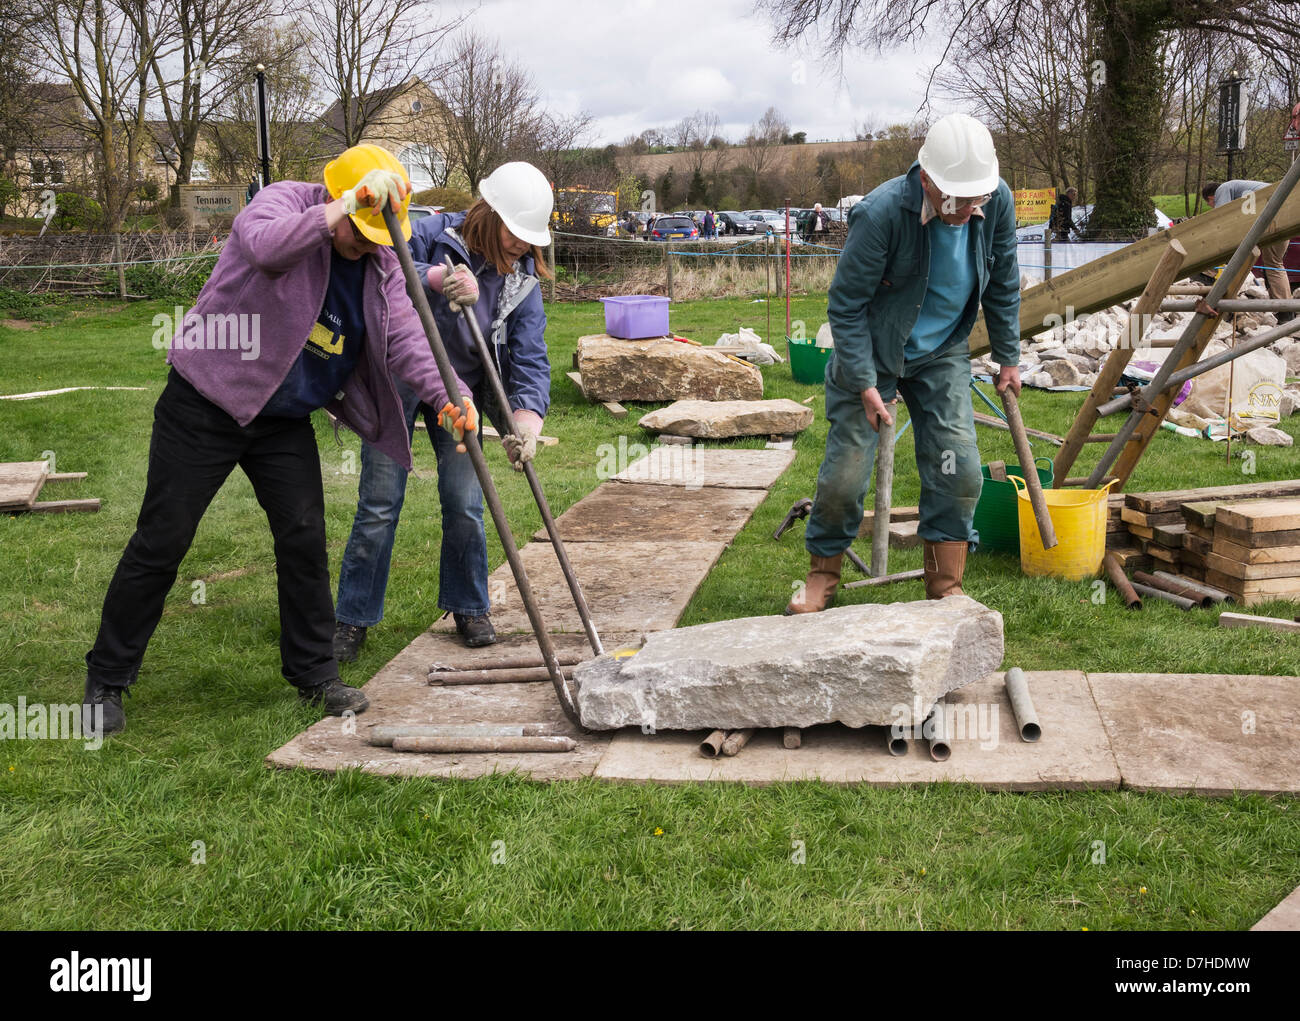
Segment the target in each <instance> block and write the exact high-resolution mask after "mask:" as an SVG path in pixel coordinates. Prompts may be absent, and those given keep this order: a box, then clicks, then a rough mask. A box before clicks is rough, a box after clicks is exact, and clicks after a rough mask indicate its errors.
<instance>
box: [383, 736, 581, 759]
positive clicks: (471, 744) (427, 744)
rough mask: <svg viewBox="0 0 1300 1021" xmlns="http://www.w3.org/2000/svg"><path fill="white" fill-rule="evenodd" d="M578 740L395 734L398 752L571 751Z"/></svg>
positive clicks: (444, 753)
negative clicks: (405, 735) (406, 735)
mask: <svg viewBox="0 0 1300 1021" xmlns="http://www.w3.org/2000/svg"><path fill="white" fill-rule="evenodd" d="M577 747H578V742H577V741H575V740H574V739H573V738H571V737H474V736H467V737H395V738H393V751H395V752H426V753H432V754H435V755H449V754H456V753H462V752H463V753H469V752H571V751H573V750H574V749H575V748H577Z"/></svg>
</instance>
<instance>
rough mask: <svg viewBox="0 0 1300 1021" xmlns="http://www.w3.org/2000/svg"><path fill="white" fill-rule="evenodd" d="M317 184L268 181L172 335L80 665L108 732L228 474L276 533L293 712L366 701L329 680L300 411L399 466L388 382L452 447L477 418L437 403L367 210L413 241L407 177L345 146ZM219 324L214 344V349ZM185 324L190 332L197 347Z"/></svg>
mask: <svg viewBox="0 0 1300 1021" xmlns="http://www.w3.org/2000/svg"><path fill="white" fill-rule="evenodd" d="M324 176H325V183H324V185H323V186H322V185H319V184H306V183H303V182H298V181H278V182H276V183H275V184H270V185H267V186H266V187H265V188H263V189H261V191H259V192H258V194H257V200H256V201H255V202H253V203H251V204H250V205H248V206H247V207H245V208H244V209H243V210H242V211H241V212H240V213H239V215H238V216H236V217H235V221H234V224H233V226H232V228H231V232H230V237H229V239H228V240H227V242H226V245H225V247H224V248H223V249H222V252H221V256H220V257H219V258H218V259H217V264H216V266H215V267H214V268H213V270H212V275H211V276H210V277H209V278H208V281H207V283H205V284H204V285H203V289H202V290H201V291H200V292H199V296H198V299H197V301H195V303H194V308H193V309H192V310H191V311H190V313H189V314H188V315H187V316H186V317H185V319H184V321H183V322H182V323H180V324H177V328H176V335H175V337H174V338H173V339H172V342H171V345H170V353H169V355H168V361H169V362H171V371H170V372H169V373H168V376H167V385H166V387H165V388H164V389H163V392H162V395H161V396H160V397H159V398H158V403H157V405H156V406H155V408H154V426H153V436H152V438H151V439H150V443H149V474H148V481H147V483H146V485H145V493H144V502H143V503H142V504H141V507H140V515H139V518H138V520H137V521H136V527H135V534H134V535H132V536H131V540H130V542H128V543H127V546H126V551H125V552H124V553H123V554H122V559H121V562H120V563H119V564H118V565H117V571H116V572H115V573H114V575H113V580H112V582H111V583H110V584H109V586H108V593H107V594H106V595H105V597H104V609H103V613H102V615H101V617H100V623H99V633H98V635H97V636H96V638H95V644H94V647H93V648H92V649H91V650H90V651H89V652H88V653H87V654H86V693H85V696H84V699H83V704H84V705H85V706H86V708H87V709H88V710H89V711H90V713H89V714H90V715H91V716H92V718H93V715H94V714H95V713H96V712H98V711H101V710H102V713H103V729H104V731H105V732H108V733H111V732H113V731H118V730H122V729H123V728H124V727H125V726H126V716H125V714H124V712H123V709H122V695H123V693H124V692H126V691H127V690H128V689H129V688H130V686H131V685H132V684H133V683H134V682H135V680H136V677H137V675H138V673H139V671H140V666H141V662H142V661H143V659H144V654H145V650H146V648H147V647H148V644H149V639H150V637H151V636H152V635H153V633H154V629H155V628H156V627H157V626H158V621H159V619H160V618H161V617H162V613H163V602H164V600H165V598H166V596H167V592H168V590H169V589H171V587H172V584H173V583H174V582H175V580H176V571H177V569H178V568H179V567H180V563H181V560H182V559H183V558H184V557H185V554H186V551H188V550H189V548H190V544H191V543H192V542H193V541H194V533H195V530H196V529H197V528H198V526H199V521H200V520H201V519H202V518H203V515H204V512H205V511H206V510H207V508H208V505H209V504H210V503H211V502H212V499H213V497H215V496H216V495H217V491H218V490H219V489H220V488H221V487H222V485H223V484H224V483H225V481H226V479H227V478H228V477H229V475H230V473H231V472H232V471H234V469H235V466H236V465H238V466H239V467H240V468H241V469H243V472H244V474H245V475H247V476H248V480H249V481H250V482H251V483H252V484H253V492H254V493H255V494H256V496H257V501H258V503H259V504H261V506H262V509H263V511H265V513H266V517H267V521H268V522H269V524H270V526H271V534H272V536H273V537H274V539H275V573H276V582H277V587H278V593H279V602H280V663H281V667H280V670H281V673H282V675H283V676H284V679H285V680H286V681H288V682H289V683H290V684H292V685H293V686H294V687H296V688H297V689H298V697H299V698H300V699H301V700H302V701H303V702H305V703H308V704H311V705H315V706H321V707H323V708H324V709H325V711H326V712H327V713H330V714H332V715H335V716H340V715H342V714H343V713H344V712H353V713H360V712H364V711H365V709H366V707H367V706H368V704H369V703H368V702H367V700H366V696H365V695H363V694H362V693H361V692H360V691H359V690H357V689H356V688H352V687H349V686H348V685H346V684H344V683H343V682H342V681H341V680H339V673H338V664H337V662H336V661H335V659H334V649H333V645H332V643H331V638H332V632H333V622H334V603H333V601H332V600H331V598H330V579H329V563H328V560H327V558H326V552H325V498H324V493H323V487H322V483H321V467H320V454H319V451H318V449H317V446H316V432H315V430H314V429H313V428H312V424H311V417H310V416H311V413H312V412H313V411H315V410H316V409H318V408H327V409H328V410H329V411H330V413H331V414H332V415H334V416H335V418H336V419H337V420H338V421H339V422H340V423H342V424H343V425H345V426H347V427H348V428H350V429H352V430H354V431H355V432H356V433H358V434H359V435H360V436H361V438H362V439H363V440H365V441H366V442H367V443H370V444H373V445H374V446H375V448H376V449H378V450H382V451H384V452H385V455H386V456H388V457H390V458H392V459H393V461H394V462H395V463H398V464H401V465H403V466H409V465H410V463H411V447H410V442H409V437H408V434H407V432H406V429H405V428H404V423H403V421H402V405H401V402H400V400H399V399H398V395H397V390H396V389H395V388H394V385H393V382H392V377H394V376H395V377H397V378H399V379H402V380H404V381H405V382H406V383H407V384H408V385H409V386H410V388H411V389H412V391H413V392H414V393H416V394H418V395H419V397H420V399H422V400H424V401H426V402H428V403H429V404H430V405H431V406H433V407H437V408H441V409H442V410H441V411H440V412H439V415H438V421H439V424H440V425H441V426H442V428H444V429H447V430H449V433H450V434H453V435H459V436H461V437H462V438H463V437H464V430H465V429H467V428H471V429H472V428H475V427H476V423H477V418H478V415H477V411H476V410H475V408H474V406H473V404H471V403H469V402H468V401H466V403H465V405H464V407H463V409H456V408H453V407H452V405H451V404H449V403H447V389H446V387H445V386H444V385H443V381H442V379H441V378H440V377H439V375H438V369H437V366H436V364H435V363H434V360H433V355H432V353H431V352H430V351H429V343H428V340H427V339H426V337H425V334H424V328H423V327H422V326H421V324H420V320H419V318H418V316H417V315H416V312H415V308H414V307H413V306H412V305H411V301H410V299H409V298H408V297H407V295H406V290H405V286H404V284H403V282H402V271H401V269H400V267H399V266H398V262H397V256H396V255H394V254H393V251H392V248H391V245H392V243H393V239H392V237H391V236H390V235H389V233H388V230H387V228H386V227H385V225H384V219H383V215H382V212H381V207H382V205H383V204H384V203H389V205H390V206H391V207H392V208H393V209H395V210H400V222H401V225H402V232H403V233H404V234H409V232H410V230H411V226H410V221H409V220H408V218H407V206H408V205H409V204H410V192H411V186H410V182H409V179H408V178H407V176H406V171H405V170H404V169H403V167H402V165H401V164H400V163H399V162H398V161H397V160H396V159H395V158H394V157H393V155H392V154H391V153H389V152H388V151H387V150H385V149H382V148H380V147H379V146H375V145H358V146H353V147H352V148H351V149H348V150H347V151H346V152H344V153H343V154H342V155H341V156H339V157H338V158H337V159H335V160H332V161H331V162H330V163H328V164H327V165H326V167H325V174H324ZM245 316H251V317H253V321H255V322H257V324H258V326H257V329H258V331H259V332H258V347H257V350H256V355H255V356H254V357H248V354H249V349H246V348H244V347H243V346H242V344H230V343H226V334H225V330H226V329H227V328H228V324H229V322H230V320H231V319H232V318H234V317H239V318H238V319H237V320H236V321H238V322H245V321H248V320H245V319H244V318H243V317H245ZM216 322H220V324H221V327H222V333H221V334H220V336H219V337H217V338H215V339H219V340H220V341H221V343H220V344H216V343H211V342H210V341H211V340H212V339H214V337H213V334H214V332H215V329H214V326H215V323H216ZM195 324H198V325H197V326H196V325H195ZM195 329H198V330H202V331H203V336H202V337H199V338H197V339H198V341H200V342H199V343H195V342H194V340H195V338H194V337H193V331H194V330H195ZM449 438H450V437H449ZM463 460H464V461H465V462H466V463H468V461H469V458H467V457H465V458H463Z"/></svg>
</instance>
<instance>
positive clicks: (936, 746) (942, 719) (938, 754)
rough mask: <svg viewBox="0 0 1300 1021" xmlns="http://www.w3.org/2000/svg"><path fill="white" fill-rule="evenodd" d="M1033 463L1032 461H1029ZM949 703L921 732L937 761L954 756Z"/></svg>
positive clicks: (938, 708) (937, 707)
mask: <svg viewBox="0 0 1300 1021" xmlns="http://www.w3.org/2000/svg"><path fill="white" fill-rule="evenodd" d="M1029 463H1030V464H1033V462H1032V461H1030V462H1029ZM946 706H947V703H946V702H944V701H943V699H940V700H939V701H938V702H937V703H935V706H934V712H933V713H931V715H930V718H929V719H928V720H926V721H925V723H924V724H923V725H922V727H921V733H923V734H924V733H925V731H926V730H927V729H929V731H930V735H929V736H928V737H927V738H926V745H927V746H928V747H929V749H930V758H932V759H933V760H934V761H935V762H947V761H948V759H950V758H951V757H952V731H951V726H950V724H951V722H952V721H951V720H949V718H948V713H947V710H946Z"/></svg>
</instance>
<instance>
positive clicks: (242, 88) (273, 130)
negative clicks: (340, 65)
mask: <svg viewBox="0 0 1300 1021" xmlns="http://www.w3.org/2000/svg"><path fill="white" fill-rule="evenodd" d="M235 63H236V64H237V66H240V67H243V68H245V69H248V70H251V69H253V68H255V67H256V66H257V65H258V64H263V65H264V66H265V67H266V72H265V73H266V105H267V133H268V135H269V140H270V149H271V176H272V177H273V178H275V179H276V180H278V181H282V180H286V179H289V180H302V179H306V178H307V177H308V176H309V175H313V173H314V170H315V165H316V164H317V163H318V162H319V157H320V156H322V155H326V154H325V153H323V152H322V150H323V149H324V148H326V147H328V148H331V149H333V148H337V140H331V141H329V142H328V143H327V140H326V134H327V131H328V129H327V126H326V125H325V123H324V122H323V121H321V119H320V118H319V117H317V116H316V111H317V109H318V107H319V103H320V96H319V95H318V93H317V89H316V83H315V81H314V79H313V76H312V66H311V63H310V62H309V60H308V58H307V54H306V52H305V48H304V46H303V38H302V36H301V35H300V34H298V33H297V32H296V31H295V30H294V28H293V27H292V26H291V25H289V24H282V25H280V26H276V27H272V28H269V29H266V30H263V31H259V32H255V33H250V34H248V35H246V36H245V37H244V38H243V39H242V40H241V43H240V49H239V55H238V59H237V60H236V61H235ZM256 103H257V100H256V94H255V84H254V81H253V79H252V76H251V75H250V74H247V73H246V74H244V75H242V76H239V78H238V82H237V87H236V88H235V89H234V90H233V91H232V92H231V93H230V95H229V96H228V98H227V101H226V103H225V106H224V108H223V111H222V116H221V117H219V118H214V119H213V120H212V121H211V122H210V124H209V127H208V131H209V134H210V137H211V139H212V143H213V148H214V150H215V153H216V162H217V167H218V172H219V174H220V176H221V177H222V178H223V179H225V180H227V181H245V180H251V179H252V178H254V177H256V176H257V175H258V173H259V172H260V169H261V164H260V161H259V158H258V154H257V153H258V149H257V126H256V124H257V115H256ZM328 155H333V153H332V152H331V153H329V154H328Z"/></svg>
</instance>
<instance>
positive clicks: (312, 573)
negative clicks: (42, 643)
mask: <svg viewBox="0 0 1300 1021" xmlns="http://www.w3.org/2000/svg"><path fill="white" fill-rule="evenodd" d="M235 465H239V467H240V468H242V469H243V470H244V474H245V475H247V476H248V479H249V481H250V482H252V484H253V492H254V493H255V494H256V495H257V502H258V503H259V504H261V505H262V509H263V510H264V511H265V512H266V517H267V520H268V521H269V522H270V525H271V535H272V536H273V538H274V539H275V573H276V582H277V585H278V591H279V597H280V664H281V673H283V675H284V678H285V680H287V681H288V682H289V683H290V684H294V685H297V686H298V687H300V688H307V687H312V686H314V685H317V684H321V683H323V682H325V681H330V680H333V679H334V678H336V677H338V664H337V663H336V662H335V661H334V648H333V638H334V601H333V597H332V594H331V592H330V577H329V562H328V559H327V557H326V552H325V496H324V491H323V488H322V484H321V472H320V453H319V451H318V450H317V448H316V434H315V432H314V431H313V430H312V426H311V419H310V418H272V417H262V416H259V417H258V418H255V419H254V420H253V421H252V422H250V423H249V424H248V425H247V426H241V425H239V424H238V423H237V422H236V421H235V420H234V419H233V418H231V417H230V416H229V415H227V414H226V413H225V412H224V411H222V410H221V409H220V408H219V407H217V406H216V405H215V404H213V403H212V402H211V401H209V400H208V399H207V398H206V397H204V396H203V395H202V394H200V393H199V392H198V391H197V390H195V389H194V387H192V386H191V385H190V384H189V383H187V382H186V381H185V380H184V379H182V378H181V377H180V376H179V375H178V374H177V372H176V370H175V369H173V370H172V371H171V373H170V375H169V376H168V377H167V386H166V387H165V388H164V390H163V392H162V396H161V397H159V398H158V403H157V405H155V407H154V423H153V435H152V437H151V439H150V441H149V477H148V482H147V484H146V488H145V494H144V503H143V504H142V505H141V507H140V516H139V518H138V519H137V521H136V525H135V534H134V535H132V536H131V541H130V542H128V543H127V546H126V552H124V553H123V554H122V559H121V561H120V562H119V563H118V565H117V571H116V573H114V575H113V581H112V583H111V584H110V585H109V586H108V594H107V595H106V596H105V597H104V611H103V614H102V616H101V618H100V622H99V634H98V636H97V637H96V638H95V646H94V648H92V649H91V650H90V652H88V653H87V654H86V670H87V675H88V677H89V678H90V679H91V680H94V681H98V682H100V683H103V684H110V685H118V686H122V687H125V686H126V685H129V684H131V683H132V682H133V681H134V680H135V679H136V675H137V674H138V673H139V671H140V663H141V661H142V660H143V659H144V652H145V648H146V647H147V646H148V644H149V639H150V638H151V637H152V636H153V632H154V629H155V628H156V627H157V626H158V621H159V619H160V618H161V617H162V612H163V602H164V600H165V599H166V596H167V592H168V590H170V589H171V587H172V584H173V583H174V582H175V581H176V571H177V569H178V568H179V567H180V564H181V561H182V560H183V559H184V558H185V554H186V553H187V552H188V551H189V548H190V544H191V543H192V542H193V541H194V533H195V531H196V530H197V529H198V526H199V521H200V519H201V518H202V517H203V514H204V512H205V511H206V510H207V509H208V504H210V503H211V502H212V498H213V497H214V496H216V494H217V490H219V489H220V488H221V486H222V484H223V483H224V482H225V481H226V478H227V477H228V476H229V475H230V473H231V472H232V471H233V470H234V468H235Z"/></svg>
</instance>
